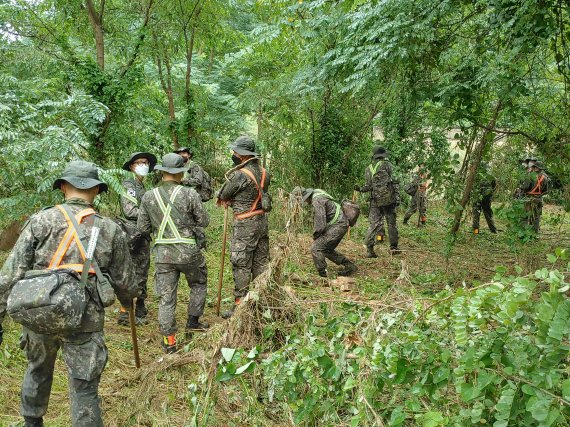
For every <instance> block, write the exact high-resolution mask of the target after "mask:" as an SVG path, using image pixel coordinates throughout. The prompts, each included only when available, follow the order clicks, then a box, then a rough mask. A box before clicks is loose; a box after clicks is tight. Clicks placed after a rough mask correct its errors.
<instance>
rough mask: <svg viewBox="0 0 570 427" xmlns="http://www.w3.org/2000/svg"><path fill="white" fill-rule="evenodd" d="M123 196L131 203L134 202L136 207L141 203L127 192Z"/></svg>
mask: <svg viewBox="0 0 570 427" xmlns="http://www.w3.org/2000/svg"><path fill="white" fill-rule="evenodd" d="M121 196H123V197H124V198H125V199H127V200H128V201H129V202H133V203H134V204H135V206H138V205H139V201H138V200H137V199H136V198H135V197H133V196H131V195H130V194H129V193H127V192H126V191H125V192H124V193H123V194H121Z"/></svg>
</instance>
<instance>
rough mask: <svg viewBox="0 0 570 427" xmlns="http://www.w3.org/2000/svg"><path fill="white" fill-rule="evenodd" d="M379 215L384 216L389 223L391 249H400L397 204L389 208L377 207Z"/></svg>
mask: <svg viewBox="0 0 570 427" xmlns="http://www.w3.org/2000/svg"><path fill="white" fill-rule="evenodd" d="M376 208H377V209H378V212H379V213H378V214H379V215H382V216H383V217H384V218H385V219H386V222H387V223H388V235H389V237H390V247H391V248H392V249H394V248H397V247H398V224H397V223H396V204H395V203H392V204H391V205H388V206H376Z"/></svg>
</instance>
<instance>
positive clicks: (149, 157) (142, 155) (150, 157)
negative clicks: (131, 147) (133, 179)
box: [123, 151, 156, 172]
mask: <svg viewBox="0 0 570 427" xmlns="http://www.w3.org/2000/svg"><path fill="white" fill-rule="evenodd" d="M138 159H147V160H148V163H149V169H148V171H149V172H152V171H153V169H154V167H155V166H156V156H155V155H154V154H150V153H145V152H140V151H138V152H136V153H133V154H131V158H130V159H129V160H127V161H126V162H125V164H124V165H123V169H124V170H126V171H130V170H131V165H132V164H133V163H134V162H136V161H137V160H138Z"/></svg>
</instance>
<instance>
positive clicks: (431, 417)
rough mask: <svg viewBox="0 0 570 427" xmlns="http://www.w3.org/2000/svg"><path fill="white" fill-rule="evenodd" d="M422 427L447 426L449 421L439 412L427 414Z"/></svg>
mask: <svg viewBox="0 0 570 427" xmlns="http://www.w3.org/2000/svg"><path fill="white" fill-rule="evenodd" d="M421 423H422V427H439V426H444V425H447V420H446V419H445V418H444V417H443V414H442V413H441V412H438V411H430V412H426V413H425V414H424V415H423V416H422V417H421Z"/></svg>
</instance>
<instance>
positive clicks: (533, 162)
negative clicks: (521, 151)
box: [528, 159, 544, 170]
mask: <svg viewBox="0 0 570 427" xmlns="http://www.w3.org/2000/svg"><path fill="white" fill-rule="evenodd" d="M528 166H529V167H533V166H534V167H535V168H538V169H539V170H543V169H544V163H542V162H541V161H540V160H536V159H535V160H531V161H530V162H528Z"/></svg>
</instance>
